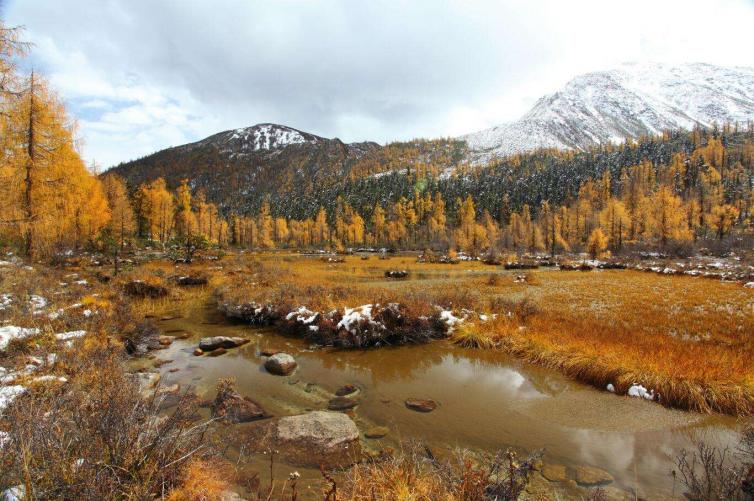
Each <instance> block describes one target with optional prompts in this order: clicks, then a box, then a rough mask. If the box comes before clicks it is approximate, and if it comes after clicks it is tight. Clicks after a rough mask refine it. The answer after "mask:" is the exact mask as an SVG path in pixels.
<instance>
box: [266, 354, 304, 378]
mask: <svg viewBox="0 0 754 501" xmlns="http://www.w3.org/2000/svg"><path fill="white" fill-rule="evenodd" d="M297 366H298V363H297V362H296V359H295V358H293V357H292V356H291V355H289V354H288V353H275V354H274V355H272V356H271V357H270V358H268V359H267V361H266V362H265V363H264V368H265V369H267V372H269V373H270V374H276V375H278V376H287V375H288V374H290V373H292V372H293V371H294V370H296V367H297Z"/></svg>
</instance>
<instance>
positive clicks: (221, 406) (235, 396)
mask: <svg viewBox="0 0 754 501" xmlns="http://www.w3.org/2000/svg"><path fill="white" fill-rule="evenodd" d="M211 409H212V417H216V418H220V419H222V420H225V421H228V422H230V423H247V422H249V421H255V420H257V419H262V418H265V417H267V413H266V412H265V411H264V409H262V407H261V406H260V405H259V404H257V403H256V402H254V401H253V400H251V399H249V398H247V397H242V396H241V395H240V394H239V393H238V392H236V391H234V390H232V389H230V390H226V391H221V392H220V393H218V394H217V396H216V397H215V401H214V402H212V405H211Z"/></svg>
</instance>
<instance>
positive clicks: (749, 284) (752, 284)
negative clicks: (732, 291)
mask: <svg viewBox="0 0 754 501" xmlns="http://www.w3.org/2000/svg"><path fill="white" fill-rule="evenodd" d="M744 287H746V288H747V289H754V282H746V283H745V284H744Z"/></svg>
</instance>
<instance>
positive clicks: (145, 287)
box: [123, 280, 168, 298]
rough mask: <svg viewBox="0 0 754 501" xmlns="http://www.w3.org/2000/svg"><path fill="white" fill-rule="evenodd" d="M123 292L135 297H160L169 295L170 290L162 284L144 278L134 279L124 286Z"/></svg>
mask: <svg viewBox="0 0 754 501" xmlns="http://www.w3.org/2000/svg"><path fill="white" fill-rule="evenodd" d="M123 292H125V293H126V294H127V295H129V296H134V297H149V298H158V297H164V296H167V295H168V290H167V289H166V288H165V287H163V286H162V285H157V284H150V283H147V282H144V281H142V280H133V281H131V282H128V283H127V284H126V285H124V286H123Z"/></svg>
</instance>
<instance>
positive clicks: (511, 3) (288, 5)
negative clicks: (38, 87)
mask: <svg viewBox="0 0 754 501" xmlns="http://www.w3.org/2000/svg"><path fill="white" fill-rule="evenodd" d="M0 17H2V19H3V20H4V22H5V23H6V24H7V25H10V26H16V25H23V26H24V27H25V29H26V38H27V39H28V40H29V41H31V42H33V43H34V47H33V50H32V54H31V55H30V56H29V57H28V58H27V59H26V61H24V63H23V64H24V67H25V68H26V69H29V68H31V67H33V68H34V69H35V70H36V71H39V72H41V73H43V74H44V75H45V76H46V77H47V78H48V79H49V80H50V81H51V82H52V85H53V86H54V87H55V88H56V89H57V91H58V92H59V93H60V94H61V96H62V97H63V99H64V101H65V102H66V104H67V106H68V110H69V112H70V113H71V115H72V116H73V117H74V118H75V119H76V120H77V122H78V133H79V136H80V138H81V139H82V153H83V155H84V158H85V159H86V160H87V161H88V162H96V163H97V164H98V165H99V166H100V167H101V168H106V167H109V166H112V165H115V164H117V163H119V162H121V161H128V160H131V159H135V158H138V157H141V156H144V155H147V154H149V153H152V152H154V151H157V150H160V149H163V148H166V147H169V146H176V145H179V144H184V143H187V142H192V141H196V140H199V139H202V138H204V137H206V136H209V135H211V134H214V133H216V132H219V131H223V130H228V129H234V128H239V127H247V126H251V125H254V124H257V123H265V122H271V123H280V124H284V125H288V126H291V127H294V128H297V129H300V130H304V131H307V132H311V133H314V134H318V135H321V136H325V137H338V138H340V139H342V140H343V141H347V142H352V141H364V140H372V141H377V142H380V143H385V142H389V141H394V140H405V139H412V138H416V137H441V136H457V135H461V134H465V133H470V132H474V131H477V130H481V129H484V128H487V127H491V126H494V125H498V124H500V123H504V122H506V121H510V120H514V119H516V118H518V117H519V116H521V115H522V114H524V113H525V112H526V111H527V110H528V109H529V108H530V107H531V106H532V105H533V104H534V103H535V101H536V100H537V99H538V98H539V97H541V96H542V95H545V94H547V93H551V92H554V91H556V90H557V89H558V88H559V87H561V86H562V85H563V84H565V83H566V82H567V81H568V80H570V79H571V78H573V77H574V76H576V75H579V74H582V73H586V72H589V71H599V70H605V69H610V68H613V67H616V66H618V65H620V64H621V63H624V62H666V63H683V62H706V63H711V64H718V65H723V66H754V51H752V50H751V47H752V42H754V37H753V36H752V35H751V30H752V26H754V0H666V1H662V0H652V1H648V0H634V1H630V2H628V1H619V0H611V1H605V0H583V1H582V0H574V1H563V0H497V1H493V0H478V1H476V0H457V1H449V0H392V1H388V0H384V1H382V0H373V1H369V2H367V1H355V0H340V1H338V0H321V1H320V0H276V1H269V0H213V1H206V0H53V1H50V0H0Z"/></svg>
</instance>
